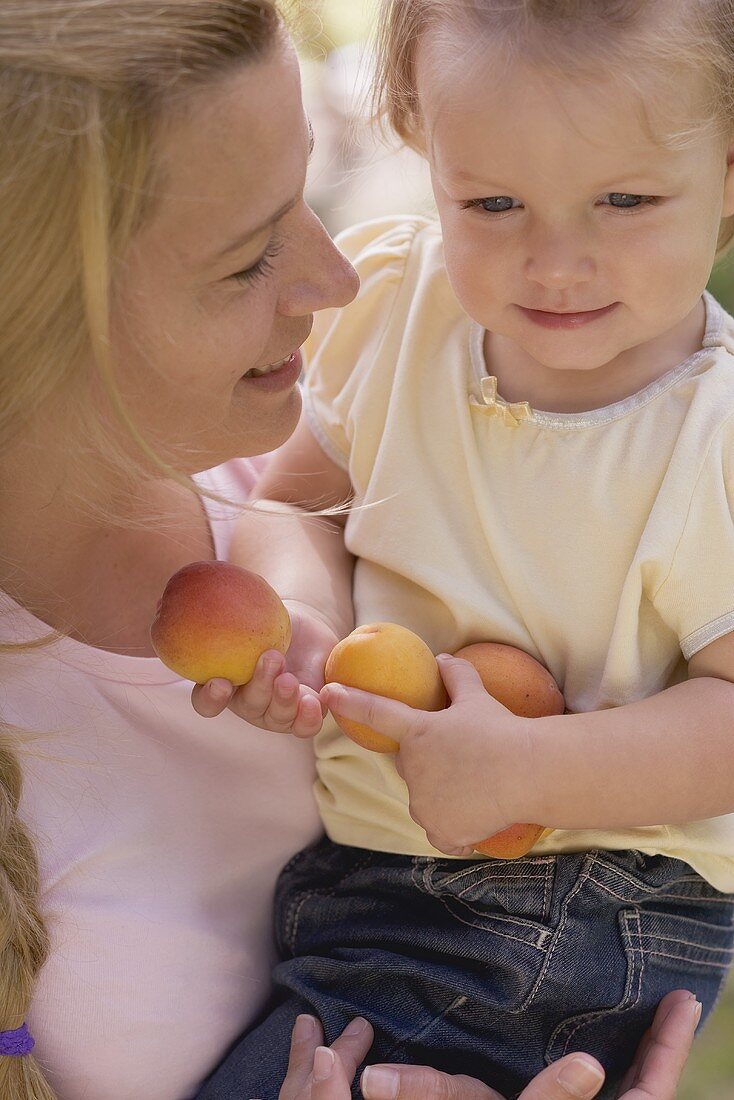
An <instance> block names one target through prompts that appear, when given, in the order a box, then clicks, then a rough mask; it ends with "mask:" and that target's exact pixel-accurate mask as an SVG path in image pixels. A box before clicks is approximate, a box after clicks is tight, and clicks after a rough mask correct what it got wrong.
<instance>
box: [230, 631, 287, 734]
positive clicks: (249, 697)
mask: <svg viewBox="0 0 734 1100" xmlns="http://www.w3.org/2000/svg"><path fill="white" fill-rule="evenodd" d="M284 668H285V657H284V656H283V654H282V653H278V651H277V649H268V650H266V652H265V653H262V654H261V655H260V657H259V658H258V662H257V664H256V665H255V671H254V673H253V674H252V679H251V680H250V682H249V683H248V684H243V686H242V687H239V688H237V692H236V694H235V697H234V699H233V700H232V702H233V707H232V709H233V710H234V711H235V713H236V714H239V716H240V718H244V719H246V720H247V721H249V722H252V721H255V720H256V719H258V718H262V716H263V715H264V714H265V712H266V711H267V709H268V707H269V706H270V703H271V700H272V698H273V685H274V684H275V678H276V676H279V675H280V674H281V673H282V671H283V669H284Z"/></svg>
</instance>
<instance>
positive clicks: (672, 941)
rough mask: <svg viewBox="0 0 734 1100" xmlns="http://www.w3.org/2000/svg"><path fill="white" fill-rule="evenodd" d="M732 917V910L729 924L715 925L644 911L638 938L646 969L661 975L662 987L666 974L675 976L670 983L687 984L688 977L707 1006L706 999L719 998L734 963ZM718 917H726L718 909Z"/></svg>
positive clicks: (639, 925)
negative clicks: (721, 987) (651, 969)
mask: <svg viewBox="0 0 734 1100" xmlns="http://www.w3.org/2000/svg"><path fill="white" fill-rule="evenodd" d="M707 915H708V914H707ZM733 915H734V914H732V911H731V909H730V911H729V912H728V914H727V916H728V921H727V923H716V924H713V923H711V922H709V921H707V920H700V919H695V920H694V919H692V918H691V917H689V916H682V915H680V914H678V913H664V912H657V911H656V910H652V909H650V910H645V909H643V910H641V912H640V914H639V922H638V929H637V937H638V942H639V949H640V952H641V954H642V958H643V962H644V965H645V967H646V968H653V969H654V970H655V972H656V973H658V974H659V977H658V982H659V985H660V986H661V987H663V986H664V985H665V974H664V973H663V972H667V973H668V974H673V975H674V976H675V977H674V979H671V980H674V981H676V982H678V983H682V984H684V985H685V984H687V983H686V976H688V984H691V985H693V984H695V985H696V989H694V990H693V992H695V993H697V994H698V993H701V996H702V997H703V999H704V1005H705V1006H706V1001H707V1000H710V999H711V997H712V996H713V998H714V999H715V997H716V996H718V990H719V987H720V985H721V983H722V982H723V980H724V978H725V976H726V974H727V972H728V970H729V968H730V966H731V964H732V961H734V942H733V941H734V927H733V926H732V917H733ZM716 916H717V917H719V918H721V917H722V916H724V914H723V913H722V912H721V911H720V910H719V911H718V912H717V913H716ZM704 990H705V992H704ZM662 991H663V992H664V991H665V990H664V989H663V990H662ZM699 999H701V997H699Z"/></svg>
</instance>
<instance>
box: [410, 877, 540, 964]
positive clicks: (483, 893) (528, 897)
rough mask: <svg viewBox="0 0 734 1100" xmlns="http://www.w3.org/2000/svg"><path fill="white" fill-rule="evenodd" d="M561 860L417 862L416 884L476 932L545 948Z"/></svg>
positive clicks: (414, 878) (414, 881) (414, 882)
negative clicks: (499, 932)
mask: <svg viewBox="0 0 734 1100" xmlns="http://www.w3.org/2000/svg"><path fill="white" fill-rule="evenodd" d="M556 863H557V859H556V856H541V857H530V858H527V859H514V860H499V859H492V860H481V861H472V862H471V863H470V864H462V865H461V866H460V867H459V868H458V869H457V867H456V861H455V860H441V859H416V860H415V861H414V866H413V884H414V885H415V886H416V887H417V888H418V889H419V890H421V891H422V892H423V893H426V894H429V895H431V897H434V898H438V899H440V900H441V902H442V903H443V905H444V907H445V908H446V910H447V911H448V912H449V913H452V914H453V915H454V916H455V917H456V919H457V920H458V921H460V922H461V923H462V924H467V925H470V926H471V927H473V928H486V929H487V930H491V929H493V928H496V929H498V930H503V931H504V933H505V934H506V935H508V936H511V937H512V936H514V937H516V938H519V939H522V940H523V941H525V942H530V943H534V944H536V946H539V947H540V946H543V944H544V943H545V941H546V940H547V939H548V937H549V934H550V928H549V920H550V915H551V907H552V902H553V891H554V885H555V881H556Z"/></svg>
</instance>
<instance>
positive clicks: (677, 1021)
mask: <svg viewBox="0 0 734 1100" xmlns="http://www.w3.org/2000/svg"><path fill="white" fill-rule="evenodd" d="M700 1018H701V1005H700V1004H699V1003H698V1001H697V1000H696V998H695V997H694V996H693V995H692V994H690V993H688V994H687V995H686V996H685V997H684V996H683V991H682V990H674V991H673V992H672V993H668V994H667V995H666V996H665V997H663V999H662V1001H661V1002H660V1004H659V1005H658V1010H657V1012H656V1013H655V1018H654V1020H653V1022H652V1027H651V1028H650V1030H649V1031H648V1032H647V1034H646V1035H645V1037H644V1038H643V1042H642V1044H641V1050H640V1051H638V1056H637V1058H636V1059H635V1063H634V1075H633V1076H632V1078H631V1080H630V1081H629V1084H628V1085H627V1091H626V1092H625V1091H622V1092H621V1093H620V1100H675V1094H676V1092H677V1089H678V1084H679V1082H680V1078H681V1075H682V1073H683V1069H684V1067H685V1064H686V1061H687V1059H688V1055H689V1053H690V1050H691V1045H692V1043H693V1036H694V1035H695V1033H696V1027H697V1026H698V1021H699V1020H700Z"/></svg>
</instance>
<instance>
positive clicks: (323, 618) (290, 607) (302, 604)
mask: <svg viewBox="0 0 734 1100" xmlns="http://www.w3.org/2000/svg"><path fill="white" fill-rule="evenodd" d="M283 603H284V605H285V607H286V609H287V611H288V612H289V613H290V612H291V611H300V612H301V614H305V615H308V616H309V618H311V619H317V620H318V621H319V622H320V623H323V624H324V626H327V627H328V628H329V630H331V631H332V632H333V633H334V634H336V636H337V638H342V637H344V634H343V632H342V631H343V627H342V626H340V624H339V623H338V622H335V621H334V620H333V619H332V618H331V617H330V616H329V615H328V614H327V613H326V612H325V611H323V610H322V609H321V608H318V607H314V606H313V604H310V603H307V602H306V600H301V599H296V598H295V597H294V598H292V599H291V598H290V597H286V598H284V599H283ZM346 633H347V634H348V633H349V631H348V630H347V631H346Z"/></svg>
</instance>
